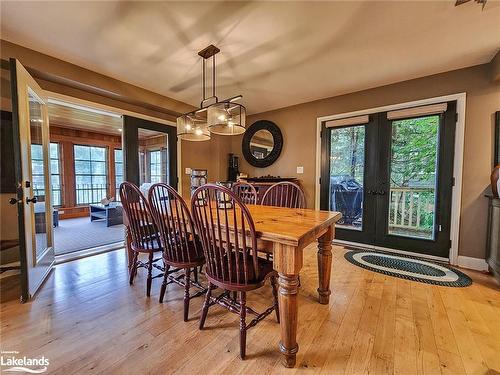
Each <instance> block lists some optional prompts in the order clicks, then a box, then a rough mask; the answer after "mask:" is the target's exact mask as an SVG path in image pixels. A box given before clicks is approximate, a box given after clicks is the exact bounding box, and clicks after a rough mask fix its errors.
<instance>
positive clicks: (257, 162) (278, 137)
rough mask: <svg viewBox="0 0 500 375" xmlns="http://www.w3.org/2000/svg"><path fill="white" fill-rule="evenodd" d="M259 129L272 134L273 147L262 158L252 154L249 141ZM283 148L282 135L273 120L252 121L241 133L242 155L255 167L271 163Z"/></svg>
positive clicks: (262, 166)
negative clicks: (242, 133) (243, 132)
mask: <svg viewBox="0 0 500 375" xmlns="http://www.w3.org/2000/svg"><path fill="white" fill-rule="evenodd" d="M259 130H267V131H268V132H269V133H271V135H272V136H273V142H274V147H273V150H272V151H271V152H270V153H269V155H267V156H266V157H265V158H263V159H257V158H256V157H255V156H253V154H252V152H251V150H250V141H251V140H252V137H253V136H254V135H255V133H257V132H258V131H259ZM282 148H283V135H282V134H281V130H280V128H279V127H278V125H276V124H275V123H274V122H272V121H269V120H259V121H256V122H254V123H253V124H252V125H250V126H249V127H248V129H247V130H246V131H245V134H244V135H243V140H242V142H241V149H242V151H243V156H244V157H245V160H246V161H247V162H248V163H249V164H250V165H252V166H254V167H257V168H265V167H269V166H270V165H271V164H273V163H274V162H275V161H276V160H277V159H278V158H279V156H280V154H281V149H282Z"/></svg>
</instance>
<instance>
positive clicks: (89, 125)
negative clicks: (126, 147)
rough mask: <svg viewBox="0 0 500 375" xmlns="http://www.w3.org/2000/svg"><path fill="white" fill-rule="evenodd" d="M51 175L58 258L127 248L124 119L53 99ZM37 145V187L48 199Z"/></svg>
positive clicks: (34, 173)
mask: <svg viewBox="0 0 500 375" xmlns="http://www.w3.org/2000/svg"><path fill="white" fill-rule="evenodd" d="M48 112H49V124H50V166H51V168H50V170H51V194H52V203H53V208H52V210H53V223H54V224H53V226H54V228H53V232H54V248H55V254H56V257H60V256H66V257H71V254H75V253H78V252H82V251H86V250H95V249H96V248H101V249H102V250H104V249H107V250H110V249H112V248H118V247H121V246H123V241H124V236H125V234H124V225H123V214H122V209H121V204H120V202H119V195H118V194H117V191H118V187H119V185H120V183H121V182H122V181H123V147H122V127H123V124H122V116H121V115H120V114H117V113H113V112H108V111H103V110H100V109H97V108H93V107H91V106H82V105H79V104H75V103H72V102H69V101H62V100H52V99H49V105H48ZM37 147H38V145H32V155H33V156H32V163H33V186H34V189H35V191H37V192H38V193H39V194H43V191H44V186H43V184H41V181H43V175H42V173H41V171H39V170H38V164H37V159H36V153H35V152H34V151H36V149H37Z"/></svg>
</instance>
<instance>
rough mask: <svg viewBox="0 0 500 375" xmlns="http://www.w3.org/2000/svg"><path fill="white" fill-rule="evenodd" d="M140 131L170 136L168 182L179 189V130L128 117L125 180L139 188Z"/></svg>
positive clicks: (124, 131)
mask: <svg viewBox="0 0 500 375" xmlns="http://www.w3.org/2000/svg"><path fill="white" fill-rule="evenodd" d="M139 129H147V130H153V131H157V132H161V133H165V134H167V135H168V137H167V138H168V140H167V142H168V161H169V162H168V176H169V178H168V180H169V182H170V185H171V186H172V187H173V188H174V189H177V185H178V183H179V179H178V175H177V162H178V161H177V129H176V128H175V127H174V126H170V125H166V124H161V123H158V122H154V121H150V120H145V119H142V118H138V117H132V116H128V115H124V116H123V131H122V143H123V172H124V180H125V181H128V182H132V183H134V184H136V185H137V186H139V182H140V175H139V152H138V150H139Z"/></svg>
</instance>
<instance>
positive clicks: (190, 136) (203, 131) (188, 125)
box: [177, 114, 210, 141]
mask: <svg viewBox="0 0 500 375" xmlns="http://www.w3.org/2000/svg"><path fill="white" fill-rule="evenodd" d="M177 137H179V138H180V139H182V140H184V141H209V140H210V132H209V131H208V128H207V123H206V122H205V121H204V120H203V119H199V118H197V117H196V116H195V115H194V114H186V115H182V116H179V117H177Z"/></svg>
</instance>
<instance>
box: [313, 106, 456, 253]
mask: <svg viewBox="0 0 500 375" xmlns="http://www.w3.org/2000/svg"><path fill="white" fill-rule="evenodd" d="M440 116H441V121H440V128H439V140H440V146H439V153H438V169H437V173H438V177H437V184H438V186H439V189H438V196H437V197H436V217H435V226H434V229H435V234H434V240H425V239H413V238H409V237H403V236H397V235H390V234H388V221H387V215H388V211H389V198H390V194H388V193H389V177H390V165H389V160H390V150H391V121H389V120H387V112H386V111H385V112H379V113H374V114H370V115H369V123H367V124H365V126H366V128H365V129H366V131H365V182H364V186H363V230H362V231H357V230H350V229H342V228H339V227H337V228H336V238H338V239H340V240H344V241H348V242H355V243H361V244H367V245H373V246H378V247H384V248H388V249H399V250H404V251H409V252H416V253H422V254H427V255H433V256H438V257H443V258H447V257H449V254H450V248H451V221H452V220H451V207H452V192H453V186H454V182H453V169H454V151H455V133H456V123H457V102H456V100H453V101H449V102H447V110H446V112H444V113H443V114H441V115H440ZM352 126H356V125H352ZM338 128H339V127H335V129H338ZM371 128H373V129H376V130H373V129H371ZM441 140H443V141H442V142H441ZM330 142H331V137H330V130H329V128H326V126H325V122H323V124H322V128H321V162H320V163H321V164H320V168H321V179H320V208H321V209H323V210H328V209H329V203H330V196H329V195H330V183H329V176H330V158H329V153H330V146H331V145H330ZM324 180H327V181H324ZM443 213H444V214H443Z"/></svg>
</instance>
